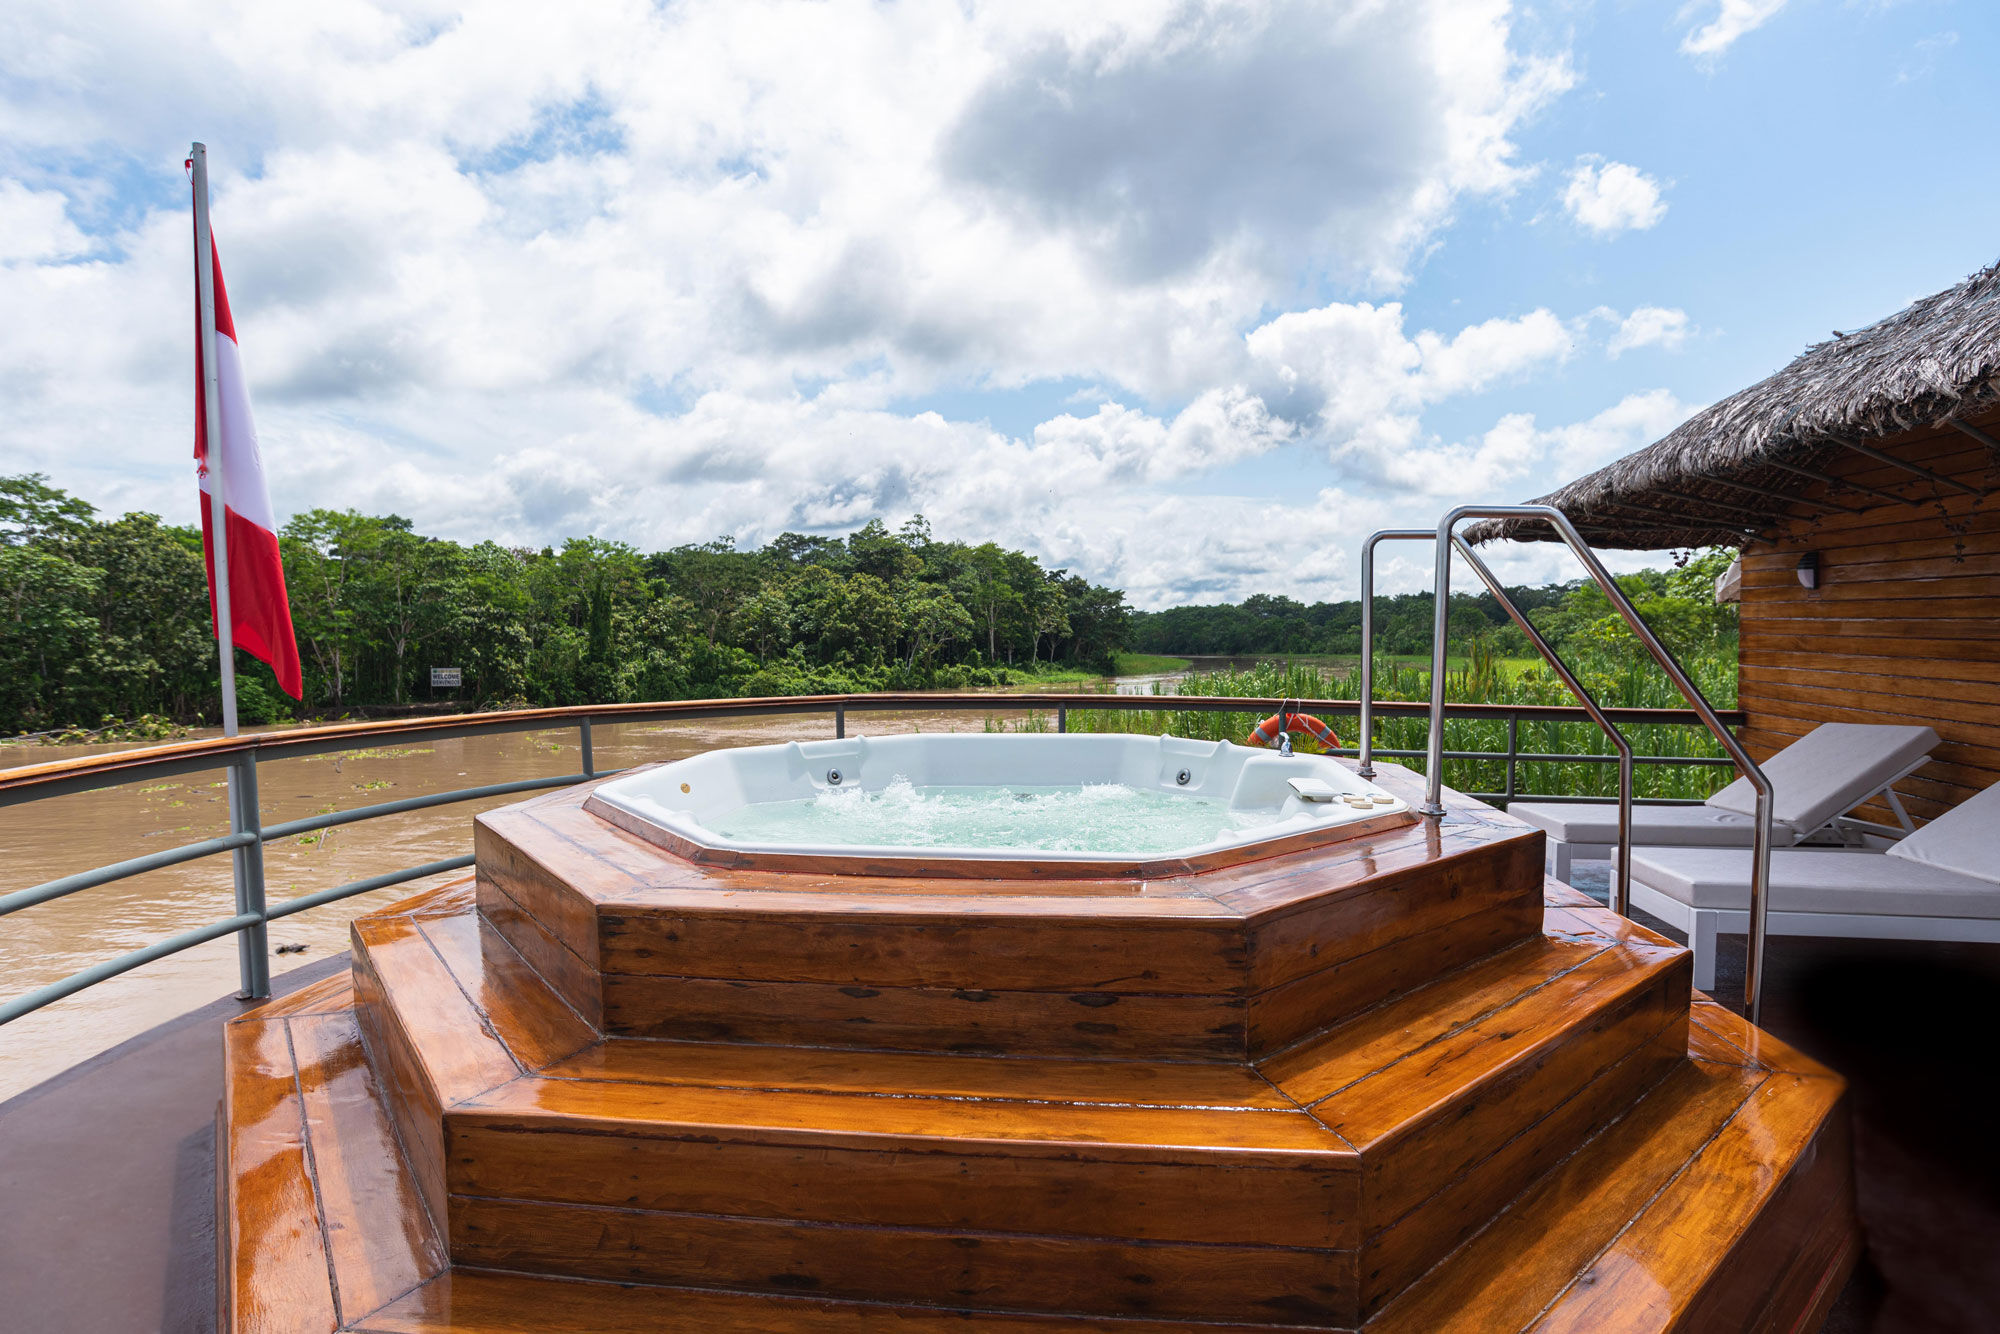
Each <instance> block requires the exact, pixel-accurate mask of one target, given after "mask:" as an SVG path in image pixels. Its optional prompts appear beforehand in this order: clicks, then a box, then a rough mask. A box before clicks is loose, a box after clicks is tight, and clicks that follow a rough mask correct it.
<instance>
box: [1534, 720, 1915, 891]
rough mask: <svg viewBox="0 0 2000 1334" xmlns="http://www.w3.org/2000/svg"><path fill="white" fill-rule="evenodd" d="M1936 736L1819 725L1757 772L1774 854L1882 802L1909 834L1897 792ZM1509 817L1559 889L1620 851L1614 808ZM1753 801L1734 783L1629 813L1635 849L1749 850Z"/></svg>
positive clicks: (1548, 808) (1566, 806) (1744, 786)
mask: <svg viewBox="0 0 2000 1334" xmlns="http://www.w3.org/2000/svg"><path fill="white" fill-rule="evenodd" d="M1937 744H1938V734H1937V733H1936V732H1934V731H1932V730H1931V729H1930V728H1928V727H1907V726H1887V725H1877V724H1873V723H1821V724H1820V725H1819V726H1818V727H1815V728H1814V729H1813V730H1812V731H1810V732H1808V733H1806V735H1804V736H1802V737H1800V738H1799V739H1798V740H1797V741H1794V742H1793V743H1792V744H1791V745H1789V746H1787V747H1785V748H1784V749H1783V750H1781V751H1779V752H1778V753H1777V754H1776V755H1773V756H1772V757H1771V758H1770V759H1768V760H1766V761H1765V762H1764V773H1765V776H1766V777H1768V778H1769V779H1770V780H1771V787H1772V789H1773V802H1772V808H1771V844H1772V846H1773V847H1788V846H1790V845H1791V844H1794V843H1798V842H1801V841H1803V840H1805V839H1807V838H1810V837H1812V836H1813V835H1814V834H1816V833H1818V832H1820V831H1821V830H1822V829H1825V828H1826V827H1827V826H1828V825H1831V824H1834V823H1836V822H1837V821H1839V820H1841V819H1842V817H1844V816H1845V815H1846V814H1847V812H1849V811H1851V810H1853V809H1854V808H1855V807H1856V806H1859V805H1860V804H1861V803H1863V802H1864V801H1867V800H1869V799H1870V798H1873V797H1878V796H1884V797H1887V799H1888V801H1889V805H1890V808H1891V809H1893V810H1894V811H1895V812H1896V817H1897V818H1898V819H1899V820H1901V821H1902V824H1903V828H1904V830H1906V831H1907V830H1909V829H1910V828H1911V827H1912V826H1911V824H1910V820H1909V817H1908V816H1907V815H1905V814H1904V813H1903V807H1902V803H1901V802H1899V801H1898V800H1897V799H1896V793H1895V790H1894V789H1895V785H1896V784H1897V783H1900V782H1901V781H1902V780H1903V779H1905V778H1907V777H1908V776H1909V775H1910V774H1912V773H1914V772H1915V771H1916V770H1918V769H1921V768H1922V767H1923V766H1924V765H1925V764H1927V763H1929V761H1930V753H1931V750H1932V749H1933V748H1934V747H1936V745H1937ZM1507 813H1508V814H1509V815H1513V816H1516V817H1518V818H1520V819H1522V820H1526V821H1527V822H1528V823H1529V824H1531V825H1534V826H1535V827H1536V828H1538V829H1540V830H1541V831H1542V832H1543V833H1545V834H1547V835H1548V854H1547V865H1548V873H1549V874H1550V875H1552V876H1554V877H1555V878H1556V879H1558V880H1561V881H1563V882H1565V883H1567V882H1568V881H1569V878H1570V872H1571V865H1572V863H1573V862H1575V861H1578V860H1584V861H1588V860H1592V859H1603V858H1606V857H1610V856H1611V855H1612V854H1613V852H1614V851H1615V850H1616V849H1617V847H1618V804H1617V803H1616V802H1587V803H1586V802H1574V803H1572V802H1515V803H1514V804H1513V805H1510V806H1509V807H1508V808H1507ZM1756 814H1757V793H1756V791H1755V789H1753V788H1752V787H1751V786H1750V780H1749V779H1747V778H1738V779H1737V780H1736V781H1735V782H1733V783H1731V784H1730V785H1729V786H1728V787H1725V788H1723V789H1722V791H1720V792H1718V793H1716V794H1715V795H1714V796H1712V797H1710V798H1709V799H1708V800H1707V801H1706V802H1704V803H1702V804H1701V805H1699V806H1638V805H1635V806H1633V807H1632V842H1633V843H1634V844H1635V845H1637V846H1638V847H1641V848H1648V847H1678V848H1747V847H1749V846H1750V842H1751V837H1752V834H1753V832H1754V830H1755V828H1756V819H1755V817H1756Z"/></svg>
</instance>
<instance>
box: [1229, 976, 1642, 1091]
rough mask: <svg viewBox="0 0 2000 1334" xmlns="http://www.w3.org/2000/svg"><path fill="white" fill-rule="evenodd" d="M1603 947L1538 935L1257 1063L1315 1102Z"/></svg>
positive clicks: (1544, 983)
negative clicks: (1550, 938)
mask: <svg viewBox="0 0 2000 1334" xmlns="http://www.w3.org/2000/svg"><path fill="white" fill-rule="evenodd" d="M1606 948H1607V946H1604V945H1601V944H1588V945H1585V944H1577V943H1572V942H1569V941H1563V940H1549V939H1546V938H1537V939H1535V940H1533V941H1530V942H1526V943H1523V944H1520V945H1517V946H1515V947H1514V948H1513V949H1509V950H1505V951H1503V952H1501V953H1498V954H1495V955H1493V956H1492V957H1490V958H1487V959H1485V960H1483V961H1481V962H1479V963H1476V964H1473V965H1472V966H1471V967H1469V968H1464V969H1461V970H1459V971H1458V972H1456V973H1453V974H1451V975H1450V976H1448V977H1445V978H1442V979H1440V980H1438V981H1436V982H1433V983H1431V984H1430V985H1429V986H1426V987H1423V988H1420V989H1418V990H1416V991H1412V992H1409V993H1407V994H1406V995H1403V996H1399V997H1398V998H1396V999H1395V1000H1394V1001H1391V1002H1390V1003H1389V1004H1387V1005H1384V1006H1381V1007H1379V1008H1377V1009H1374V1010H1371V1011H1369V1012H1368V1013H1366V1014H1363V1015H1360V1016H1358V1017H1356V1018H1353V1019H1350V1020H1348V1021H1347V1022H1346V1023H1343V1024H1341V1025H1339V1026H1337V1027H1335V1028H1333V1029H1330V1030H1329V1031H1327V1032H1326V1033H1323V1034H1321V1035H1320V1036H1318V1037H1316V1038H1314V1039H1313V1040H1312V1041H1311V1042H1306V1043H1302V1044H1300V1045H1299V1046H1297V1047H1294V1048H1292V1049H1291V1050H1290V1051H1286V1052H1281V1053H1279V1054H1277V1055H1275V1056H1271V1057H1268V1058H1266V1059H1265V1060H1263V1061H1261V1062H1259V1063H1258V1066H1257V1069H1258V1070H1259V1071H1260V1072H1261V1073H1262V1074H1263V1075H1264V1076H1265V1077H1266V1078H1268V1079H1269V1080H1270V1081H1271V1082H1272V1083H1273V1084H1276V1085H1277V1086H1278V1087H1279V1088H1281V1089H1283V1090H1284V1091H1285V1093H1286V1094H1287V1095H1289V1096H1290V1097H1292V1098H1295V1099H1297V1100H1298V1101H1300V1102H1302V1103H1314V1102H1317V1101H1319V1100H1320V1099H1321V1098H1324V1097H1326V1096H1328V1095H1329V1094H1332V1093H1335V1092H1337V1091H1339V1090H1340V1089H1343V1088H1346V1087H1348V1086H1350V1085H1352V1084H1356V1083H1359V1082H1360V1081H1361V1080H1363V1079H1365V1078H1367V1077H1368V1076H1369V1075H1371V1074H1374V1073H1375V1072H1376V1071H1378V1070H1383V1069H1386V1068H1387V1067H1388V1066H1389V1065H1390V1064H1392V1063H1394V1062H1396V1061H1400V1060H1404V1059H1407V1058H1409V1057H1412V1056H1414V1055H1416V1054H1417V1053H1418V1052H1421V1051H1422V1050H1423V1049H1424V1048H1425V1047H1427V1046H1429V1045H1430V1044H1431V1043H1433V1042H1436V1041H1438V1040H1439V1039H1440V1038H1444V1037H1448V1036H1449V1035H1451V1034H1453V1033H1455V1032H1457V1031H1459V1030H1460V1029H1462V1028H1464V1027H1466V1026H1468V1025H1470V1024H1473V1023H1475V1022H1477V1021H1478V1020H1480V1019H1483V1018H1485V1017H1486V1016H1487V1015H1489V1014H1492V1013H1493V1012H1494V1011H1496V1010H1498V1009H1501V1008H1502V1007H1504V1006H1507V1005H1510V1004H1513V1003H1514V1002H1516V1001H1518V1000H1520V999H1521V998H1522V997H1523V996H1525V995H1527V994H1528V993H1530V992H1532V991H1535V990H1536V989H1538V988H1540V987H1544V986H1547V985H1548V984H1549V983H1551V982H1553V981H1554V980H1556V979H1557V978H1559V977H1561V976H1562V975H1563V974H1565V973H1568V972H1570V971H1571V970H1573V969H1576V968H1579V967H1581V966H1582V965H1583V964H1585V963H1588V962H1589V961H1590V960H1591V959H1593V958H1595V957H1596V956H1597V955H1599V954H1601V953H1602V952H1603V951H1604V950H1605V949H1606Z"/></svg>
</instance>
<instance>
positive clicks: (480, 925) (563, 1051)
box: [418, 912, 597, 1070]
mask: <svg viewBox="0 0 2000 1334" xmlns="http://www.w3.org/2000/svg"><path fill="white" fill-rule="evenodd" d="M418 930H419V931H420V932H421V933H422V935H423V937H424V939H425V940H427V941H428V942H429V943H430V946H431V948H432V949H434V950H436V951H437V953H438V956H439V957H440V958H442V959H443V960H444V963H445V966H446V967H447V968H449V969H450V970H451V973H452V977H453V979H454V980H455V981H456V982H457V983H458V985H459V989H460V990H461V991H463V992H465V993H466V995H467V996H468V997H470V998H471V1000H472V1003H473V1005H474V1006H475V1007H476V1008H477V1009H478V1010H479V1012H480V1014H481V1016H482V1017H483V1018H484V1019H485V1022H486V1025H487V1027H488V1028H490V1029H491V1030H492V1032H493V1034H494V1036H495V1037H497V1038H498V1039H499V1040H500V1043H501V1045H502V1046H504V1047H505V1048H506V1049H507V1052H508V1054H509V1055H511V1056H512V1057H513V1058H514V1062H515V1064H516V1065H518V1066H519V1067H520V1068H521V1069H523V1070H539V1069H541V1068H542V1067H543V1066H545V1065H547V1064H548V1063H549V1062H551V1061H555V1060H560V1059H561V1058H562V1057H565V1056H568V1055H570V1054H571V1053H572V1052H575V1051H578V1050H579V1049H581V1048H583V1047H586V1046H588V1045H589V1044H591V1043H593V1042H595V1041H597V1032H596V1030H595V1029H593V1028H592V1027H591V1026H590V1025H589V1024H587V1023H585V1022H584V1021H583V1019H582V1018H581V1017H580V1016H578V1015H577V1013H576V1012H575V1011H574V1010H572V1009H570V1008H569V1006H568V1005H566V1004H564V1003H563V1000H562V998H561V997H560V996H558V995H557V994H556V993H555V991H554V990H553V989H552V988H550V987H549V985H548V984H547V983H546V982H544V981H543V980H542V978H541V975H540V974H538V973H536V972H535V970H534V969H532V968H530V967H529V966H528V963H527V960H525V959H523V958H522V957H521V956H520V954H518V953H517V952H516V951H515V949H514V947H513V946H512V945H510V944H508V943H507V940H506V938H505V937H504V936H502V935H501V934H500V933H499V932H498V931H496V930H494V929H493V926H492V924H491V923H490V922H488V921H487V920H486V919H485V918H484V917H483V916H481V915H480V914H479V913H477V912H468V913H461V914H459V915H457V916H453V917H434V918H430V919H427V920H425V921H422V922H420V923H419V924H418Z"/></svg>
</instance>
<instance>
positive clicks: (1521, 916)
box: [1247, 900, 1544, 1060]
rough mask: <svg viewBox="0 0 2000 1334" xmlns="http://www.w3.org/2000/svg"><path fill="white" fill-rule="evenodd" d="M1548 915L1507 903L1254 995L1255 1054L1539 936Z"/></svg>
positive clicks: (1251, 1035) (1522, 903)
mask: <svg viewBox="0 0 2000 1334" xmlns="http://www.w3.org/2000/svg"><path fill="white" fill-rule="evenodd" d="M1543 912H1544V910H1543V909H1542V908H1541V906H1540V905H1539V904H1536V903H1533V902H1529V901H1526V900H1515V901H1513V902H1503V903H1501V904H1499V905H1497V906H1495V907H1492V908H1487V909H1485V910H1484V911H1480V912H1474V913H1470V914H1468V915H1466V916H1464V917H1460V918H1457V919H1455V920H1453V921H1449V922H1445V923H1443V924H1442V925H1439V926H1435V927H1432V928H1431V929H1430V930H1428V931H1421V932H1418V933H1417V934H1416V935H1412V936H1406V937H1404V938H1403V939H1401V940H1395V941H1391V942H1390V943H1388V944H1386V945H1383V946H1381V947H1380V948H1379V949H1375V950H1371V951H1369V952H1368V953H1367V954H1364V955H1361V956H1360V957H1359V958H1354V959H1348V960H1346V961H1344V962H1341V963H1336V964H1335V965H1334V966H1333V967H1331V968H1322V969H1320V970H1319V971H1318V972H1316V973H1307V974H1306V975H1305V976H1303V977H1299V978H1295V979H1293V980H1292V981H1290V982H1286V983H1283V984H1281V985H1279V986H1276V987H1273V988H1271V989H1270V990H1268V991H1262V992H1259V993H1258V994H1256V995H1254V996H1252V997H1251V998H1250V1004H1249V1011H1248V1017H1247V1022H1248V1025H1249V1027H1248V1049H1249V1054H1250V1056H1251V1058H1252V1059H1253V1060H1256V1059H1262V1058H1263V1057H1265V1056H1268V1055H1270V1054H1271V1053H1274V1052H1278V1051H1281V1050H1282V1049H1284V1048H1286V1047H1288V1046H1290V1045H1292V1044H1293V1043H1296V1042H1298V1041H1299V1040H1301V1039H1303V1038H1306V1037H1307V1036H1308V1035H1310V1034H1312V1033H1315V1032H1318V1031H1319V1030H1320V1029H1322V1028H1325V1027H1326V1026H1327V1025H1329V1024H1334V1023H1338V1022H1340V1021H1341V1020H1344V1019H1346V1018H1348V1017H1349V1016H1350V1015H1354V1014H1358V1013H1360V1012H1361V1011H1363V1010H1366V1009H1368V1008H1369V1007H1370V1006H1373V1005H1377V1004H1380V1003H1381V1002H1383V1001H1385V1000H1387V999H1389V998H1390V997H1393V996H1396V995H1397V994H1399V993H1402V992H1406V991H1408V990H1410V989H1411V988H1413V987H1418V986H1422V985H1423V984H1425V983H1427V982H1430V981H1432V980H1433V979H1435V978H1438V977H1440V976H1443V975H1445V974H1447V973H1450V972H1451V971H1452V970H1454V969H1456V968H1459V967H1461V966H1463V965H1466V964H1470V963H1472V962H1473V961H1475V960H1477V959H1482V958H1484V957H1486V956H1487V955H1490V954H1493V953H1495V952H1497V951H1500V950H1505V949H1509V948H1512V947H1516V946H1520V945H1523V944H1525V943H1526V942H1528V941H1530V940H1532V939H1534V938H1535V936H1536V934H1537V927H1538V926H1539V925H1540V924H1541V919H1542V916H1543Z"/></svg>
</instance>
